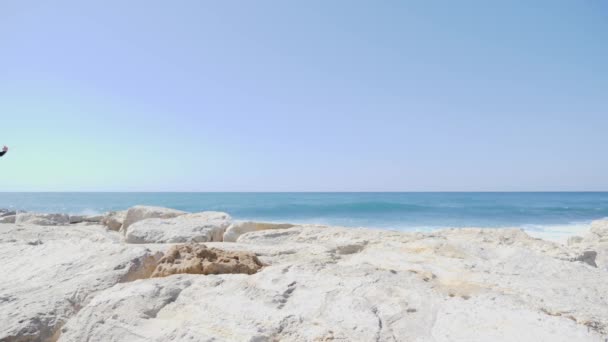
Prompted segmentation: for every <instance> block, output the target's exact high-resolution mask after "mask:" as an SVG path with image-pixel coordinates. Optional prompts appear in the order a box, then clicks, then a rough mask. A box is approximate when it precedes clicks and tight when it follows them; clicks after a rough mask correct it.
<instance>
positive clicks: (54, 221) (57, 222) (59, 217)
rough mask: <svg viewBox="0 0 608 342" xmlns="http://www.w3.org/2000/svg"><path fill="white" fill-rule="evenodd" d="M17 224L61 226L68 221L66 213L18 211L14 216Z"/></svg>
mask: <svg viewBox="0 0 608 342" xmlns="http://www.w3.org/2000/svg"><path fill="white" fill-rule="evenodd" d="M15 223H17V224H33V225H38V226H61V225H67V224H69V223H70V217H69V216H68V215H66V214H40V213H18V214H17V216H16V217H15Z"/></svg>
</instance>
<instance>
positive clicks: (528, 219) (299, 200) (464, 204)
mask: <svg viewBox="0 0 608 342" xmlns="http://www.w3.org/2000/svg"><path fill="white" fill-rule="evenodd" d="M136 204H146V205H156V206H164V207H171V208H177V209H181V210H186V211H191V212H194V211H203V210H220V211H225V212H228V213H229V214H231V215H232V216H233V217H234V218H237V219H251V220H265V221H285V222H294V223H319V224H330V225H342V226H352V227H377V228H391V229H403V230H425V229H430V228H437V227H465V226H468V227H470V226H477V227H513V226H515V227H526V228H527V229H529V230H535V229H537V230H543V229H546V227H548V226H566V225H581V224H588V222H590V221H591V220H594V219H599V218H605V217H608V192H545V193H536V192H526V193H513V192H510V193H490V192H483V193H454V192H450V193H436V192H434V193H0V208H15V209H23V210H28V211H39V212H68V213H75V214H76V213H91V214H92V213H101V212H105V211H108V210H121V209H126V208H128V207H130V206H133V205H136Z"/></svg>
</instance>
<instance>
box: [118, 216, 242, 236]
mask: <svg viewBox="0 0 608 342" xmlns="http://www.w3.org/2000/svg"><path fill="white" fill-rule="evenodd" d="M230 222H231V218H230V216H229V215H228V214H226V213H222V212H217V211H206V212H201V213H196V214H186V215H181V216H177V217H173V218H150V219H145V220H141V221H138V222H136V223H134V224H132V225H131V226H129V228H127V231H126V241H127V242H128V243H183V242H210V241H222V237H223V235H224V231H225V230H226V228H227V227H228V226H229V225H230Z"/></svg>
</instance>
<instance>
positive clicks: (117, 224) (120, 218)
mask: <svg viewBox="0 0 608 342" xmlns="http://www.w3.org/2000/svg"><path fill="white" fill-rule="evenodd" d="M126 216H127V211H126V210H123V211H110V212H108V213H106V214H105V215H104V216H103V218H102V219H101V224H102V225H104V226H106V227H107V228H108V229H109V230H114V231H119V230H121V228H122V223H123V222H124V220H125V217H126Z"/></svg>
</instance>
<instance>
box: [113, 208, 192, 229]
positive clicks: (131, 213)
mask: <svg viewBox="0 0 608 342" xmlns="http://www.w3.org/2000/svg"><path fill="white" fill-rule="evenodd" d="M184 214H187V213H186V212H185V211H181V210H175V209H169V208H162V207H151V206H144V205H138V206H135V207H132V208H130V209H129V210H128V211H127V214H126V216H125V218H124V221H123V224H122V227H121V230H123V231H125V232H126V230H127V229H128V228H129V226H130V225H132V224H133V223H135V222H138V221H141V220H145V219H149V218H162V219H168V218H173V217H177V216H181V215H184Z"/></svg>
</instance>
